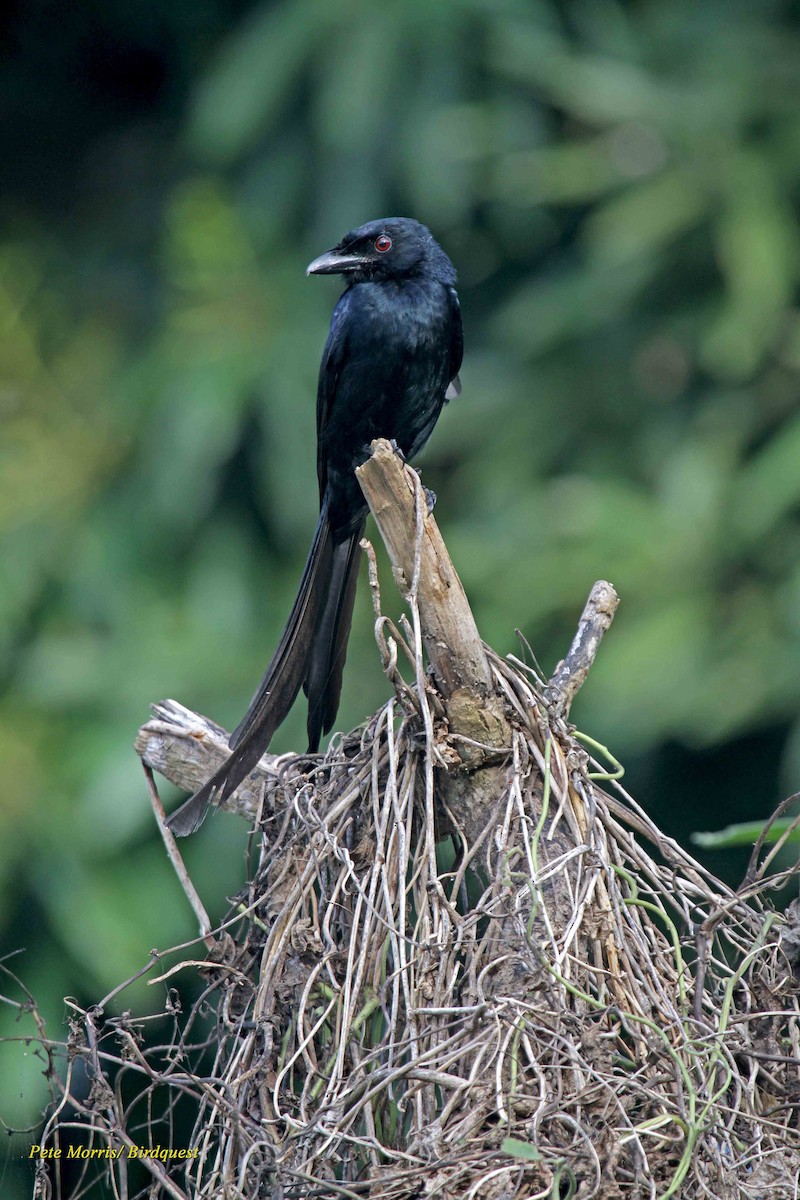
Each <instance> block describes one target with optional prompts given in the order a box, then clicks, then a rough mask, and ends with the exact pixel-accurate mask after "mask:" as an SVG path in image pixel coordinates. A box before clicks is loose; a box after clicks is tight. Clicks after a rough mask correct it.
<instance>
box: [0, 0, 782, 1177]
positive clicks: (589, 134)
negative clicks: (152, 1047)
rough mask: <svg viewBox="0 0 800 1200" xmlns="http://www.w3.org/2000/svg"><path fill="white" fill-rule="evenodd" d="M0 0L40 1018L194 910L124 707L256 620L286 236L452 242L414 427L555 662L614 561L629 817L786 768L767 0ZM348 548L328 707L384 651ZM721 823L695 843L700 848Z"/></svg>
mask: <svg viewBox="0 0 800 1200" xmlns="http://www.w3.org/2000/svg"><path fill="white" fill-rule="evenodd" d="M2 21H3V24H2V62H0V67H1V68H2V69H1V70H0V104H1V105H2V112H1V113H0V116H1V118H2V119H0V178H1V179H2V194H1V196H0V218H1V219H2V235H1V239H0V329H2V340H1V341H0V414H1V418H0V419H2V444H0V573H1V575H2V578H0V679H1V680H2V694H0V757H1V758H2V782H1V783H0V788H1V789H2V791H1V793H0V821H1V822H2V825H1V826H0V923H2V928H3V935H2V936H3V944H4V946H5V947H6V948H7V949H8V950H12V949H17V948H19V947H24V953H22V954H20V955H18V956H17V957H15V958H14V959H13V960H12V961H10V962H9V963H8V964H7V965H9V966H11V967H12V968H13V969H14V970H15V971H16V972H17V973H18V974H19V975H20V976H21V978H22V979H23V980H24V981H25V983H26V984H27V986H28V987H30V989H31V990H32V992H33V993H34V994H35V996H36V997H37V999H38V1001H39V1003H40V1005H41V1009H42V1012H43V1014H44V1015H45V1017H46V1018H47V1021H48V1028H49V1032H50V1034H51V1036H54V1037H61V1036H63V1032H64V1030H63V1024H62V1022H63V1017H64V1013H65V1007H64V1004H63V1000H62V998H63V997H64V996H65V995H74V996H77V997H79V998H80V1000H81V1001H82V1002H84V1003H88V1002H90V1001H91V1000H94V999H97V998H98V997H100V996H102V995H103V994H104V993H105V992H106V991H107V990H109V989H110V988H111V987H112V986H113V985H114V984H115V983H117V982H119V981H120V980H121V979H124V978H126V977H127V976H128V975H130V974H132V973H133V972H134V970H136V969H137V968H138V967H139V966H140V965H141V964H142V963H143V962H144V961H145V960H146V956H147V953H148V951H149V949H150V948H151V947H153V946H159V947H167V946H169V945H172V944H173V943H175V942H177V941H179V940H180V939H182V938H185V937H188V936H191V935H192V933H193V932H194V928H195V926H194V922H193V918H192V916H191V914H190V912H189V910H188V908H187V904H186V901H185V899H184V896H183V893H182V891H181V890H180V888H179V887H178V885H177V883H176V882H175V880H174V877H173V873H172V870H171V868H170V867H169V866H168V865H167V862H166V859H165V855H164V852H163V849H162V846H161V842H160V840H159V838H158V837H157V835H156V834H155V832H154V824H153V818H152V815H151V811H150V807H149V803H148V801H147V798H146V794H145V791H144V787H143V782H142V777H141V772H140V768H139V764H138V762H137V760H136V758H135V756H134V754H133V751H132V749H131V742H132V740H133V736H134V734H135V731H136V728H137V727H138V725H139V724H141V723H142V722H143V721H144V720H145V719H146V717H147V713H148V704H149V702H150V701H151V700H155V699H158V698H160V697H163V696H173V697H175V698H177V699H180V700H181V701H183V702H184V703H186V704H187V705H189V706H190V707H193V708H197V709H200V710H202V711H203V712H206V713H208V714H209V715H211V716H213V717H214V718H216V719H217V720H219V721H220V722H222V723H225V724H228V725H231V724H233V723H235V722H236V721H237V720H238V718H239V717H240V716H241V714H242V712H243V709H244V707H245V705H246V703H247V701H248V700H249V698H250V695H251V692H252V690H253V688H254V686H255V684H256V682H257V680H258V678H259V676H260V674H261V671H262V669H263V667H264V666H265V664H266V662H267V660H268V658H269V655H270V652H271V650H272V648H273V645H274V643H275V641H276V638H277V636H278V634H279V631H280V628H281V626H282V622H283V620H284V618H285V616H286V614H287V611H288V608H289V605H290V603H291V599H292V596H293V593H294V588H295V585H296V583H297V580H298V577H299V574H300V571H301V568H302V563H303V560H304V557H305V553H306V550H307V546H308V543H309V540H310V536H311V531H312V528H313V525H314V520H315V512H316V494H315V490H316V482H315V467H314V393H315V383H316V373H317V366H318V362H319V355H320V350H321V347H322V343H323V341H324V337H325V333H326V329H327V322H328V318H329V314H330V310H331V308H332V305H333V303H334V301H335V298H336V296H337V294H338V291H337V288H338V284H337V282H336V281H329V280H320V279H306V277H305V275H304V268H305V265H306V263H307V262H308V261H309V260H310V259H311V258H312V257H314V256H315V255H316V254H318V253H319V252H321V251H322V250H324V249H326V248H328V247H329V246H331V245H333V244H334V243H335V242H336V241H338V239H339V237H340V236H341V234H342V233H344V231H345V230H346V229H348V228H350V227H351V226H353V225H356V224H359V223H361V222H363V221H365V220H368V219H371V218H374V217H377V216H381V215H396V214H408V215H413V216H416V217H418V218H419V219H421V220H423V221H425V222H426V223H427V224H429V225H430V226H431V228H432V229H433V230H434V232H435V234H436V236H437V237H438V238H439V239H440V240H441V242H442V243H443V245H444V246H445V247H446V249H447V250H448V252H449V253H450V255H451V257H452V258H453V259H454V261H455V263H456V265H457V267H458V270H459V276H460V284H459V290H460V295H461V298H462V305H463V312H464V322H465V340H466V357H465V364H464V369H463V372H462V380H463V385H464V391H463V395H462V396H461V397H460V399H459V400H458V401H457V402H454V403H452V404H451V405H449V406H448V408H447V410H446V411H445V413H444V414H443V417H442V419H441V421H440V424H439V426H438V428H437V430H436V433H435V435H434V438H433V439H432V443H431V445H430V446H429V448H428V449H427V450H426V452H425V454H424V458H423V465H424V472H425V480H426V482H427V483H428V484H429V485H430V486H432V487H433V488H434V489H435V490H436V492H437V493H438V496H439V504H438V508H437V517H438V520H439V523H440V526H441V528H442V531H443V533H444V536H445V538H446V540H447V543H448V546H449V548H450V551H451V553H452V555H453V558H454V560H455V562H456V565H457V567H458V569H459V571H460V573H461V575H462V578H463V580H464V583H465V585H466V588H467V591H468V594H469V596H470V599H471V601H472V604H473V607H474V611H475V614H476V617H477V620H478V624H479V626H480V628H481V631H482V633H483V635H484V637H485V638H486V640H487V641H489V642H491V643H492V645H493V646H494V647H495V648H496V649H497V650H498V651H500V652H504V653H505V652H509V651H517V650H519V643H518V641H517V639H516V637H515V634H514V630H515V628H519V629H520V630H522V632H523V633H524V635H525V637H526V638H527V639H528V640H529V641H530V643H531V645H532V646H533V648H534V650H535V652H536V654H537V656H538V659H539V661H540V662H541V664H542V668H543V669H544V670H545V671H548V672H549V671H550V670H552V668H553V666H554V665H555V663H556V661H557V660H558V658H559V657H560V656H561V655H562V654H563V652H564V650H565V649H566V646H567V643H568V640H569V638H570V636H571V634H572V632H573V630H574V625H575V621H576V619H577V616H578V614H579V613H580V610H581V607H582V605H583V602H584V599H585V596H586V594H587V592H588V590H589V587H590V586H591V584H592V582H593V581H594V580H595V579H597V578H602V577H605V578H608V579H610V580H611V581H612V582H613V583H614V584H615V586H616V587H617V589H618V591H619V593H620V595H621V597H622V604H621V607H620V610H619V613H618V616H617V620H616V622H615V624H614V626H613V629H612V631H611V633H610V635H609V636H608V638H607V641H606V643H605V644H604V646H603V648H602V653H601V656H600V659H599V660H598V662H597V664H596V666H595V668H594V671H593V673H592V675H591V677H590V680H589V682H588V684H587V686H586V688H585V691H584V693H582V695H581V697H580V699H579V702H578V704H577V705H576V708H575V712H574V716H575V719H576V720H577V722H578V724H579V725H580V726H581V728H583V729H584V730H586V731H587V732H589V733H591V734H593V735H594V736H595V737H597V738H598V739H600V740H601V741H604V742H606V743H607V744H608V745H609V746H610V748H611V749H612V750H613V752H614V753H615V754H616V755H617V757H619V758H621V759H622V761H623V762H625V763H626V765H627V767H628V776H627V780H628V783H629V786H630V789H631V790H632V791H633V792H634V794H635V795H636V797H637V799H638V800H639V801H640V803H642V804H643V805H645V806H646V807H647V808H648V809H649V810H650V811H652V812H653V813H654V814H655V816H656V818H657V820H658V821H659V822H660V823H661V824H662V826H663V828H664V829H665V831H666V832H668V833H670V834H672V835H674V836H677V837H679V838H680V839H682V840H687V839H688V837H689V834H690V832H691V831H692V830H696V829H708V828H715V827H718V826H720V825H724V824H727V823H728V822H730V821H733V820H737V819H738V820H743V819H748V818H757V817H761V816H765V815H766V814H767V813H769V812H770V811H771V809H772V808H773V807H774V805H775V803H776V802H777V801H778V800H779V799H781V798H782V797H783V796H784V795H785V794H787V793H788V792H790V791H792V790H794V789H795V788H796V787H797V779H798V775H799V774H800V771H798V764H799V763H800V725H798V707H799V706H800V637H799V634H800V520H799V519H798V514H799V512H800V507H799V506H800V408H799V407H798V368H800V311H799V310H798V307H797V284H798V271H799V269H800V238H799V237H798V225H797V218H798V203H797V197H798V184H800V101H799V99H798V98H799V97H800V29H799V28H798V6H797V5H796V4H789V3H778V2H777V0H760V2H759V3H758V4H755V5H754V4H752V3H745V2H742V3H736V2H734V0H704V3H702V4H698V3H697V2H696V0H672V2H668V3H665V2H664V0H652V2H650V3H647V2H643V3H627V4H623V3H612V2H610V0H570V3H568V4H567V3H563V4H559V3H556V2H555V0H548V2H545V0H541V2H536V0H525V2H523V0H516V2H515V0H472V2H466V0H465V2H457V0H433V2H432V0H425V2H424V3H419V2H417V0H410V2H406V3H404V4H398V3H389V2H388V0H370V3H359V2H357V0H290V2H288V0H287V2H283V3H263V2H262V3H250V2H248V0H192V2H191V3H189V2H188V0H170V2H169V3H166V4H163V5H155V4H153V3H152V0H116V2H115V3H109V4H100V3H89V2H88V0H81V2H76V3H73V4H71V5H60V6H59V5H55V4H51V3H45V0H17V4H16V5H12V6H11V8H10V9H9V10H8V12H7V15H6V16H5V17H4V18H3V19H2ZM372 536H374V531H373V534H372ZM391 590H392V589H391V581H390V579H389V578H388V576H386V577H385V578H384V593H385V598H386V602H387V605H388V606H389V607H391V608H394V609H396V601H395V599H394V598H393V597H392V596H391ZM365 592H366V589H362V594H361V595H360V597H359V601H358V607H357V611H356V618H355V625H354V632H353V638H352V643H351V650H350V656H349V660H348V670H347V672H346V680H345V689H344V697H343V704H342V708H341V711H340V714H339V721H338V726H339V727H340V728H343V729H344V728H349V727H351V726H353V725H356V724H357V723H359V722H360V721H362V720H363V719H364V718H365V717H366V716H367V715H368V714H370V713H371V712H372V711H373V710H374V709H375V708H376V707H377V706H378V705H379V704H380V703H381V702H382V701H383V700H384V699H385V698H386V696H387V693H388V687H387V684H386V682H385V680H384V679H383V677H382V675H381V672H380V668H379V664H378V657H377V653H376V650H375V646H374V643H373V640H372V632H371V626H372V621H371V614H370V609H369V602H368V597H367V596H366V594H365ZM303 725H304V715H303V713H302V711H301V710H300V708H298V711H297V712H296V713H294V714H293V716H292V718H291V720H290V721H289V722H287V724H286V726H285V727H284V728H283V729H282V730H281V731H280V734H279V736H278V737H276V739H275V743H274V748H275V749H276V750H282V749H289V748H302V746H303ZM165 796H167V797H168V798H169V799H170V801H172V799H173V796H174V794H173V793H172V792H170V790H169V789H165ZM243 844H244V829H243V827H242V826H241V824H240V823H239V822H237V821H236V820H234V819H233V818H225V817H216V818H215V819H213V820H210V821H209V822H208V823H207V825H206V826H205V827H204V828H203V831H202V833H201V834H199V835H198V836H197V837H196V838H195V839H193V840H192V841H191V842H190V843H189V844H186V845H185V850H186V856H187V860H188V862H189V866H190V869H191V871H192V873H193V876H194V877H195V879H196V882H197V885H198V888H199V890H200V892H201V894H202V895H203V897H204V899H205V900H206V903H207V906H208V908H209V910H210V911H211V912H212V913H215V914H219V913H221V912H222V910H223V905H224V897H225V896H226V894H228V895H229V894H232V893H233V892H234V891H235V890H236V889H237V888H238V886H239V885H240V883H241V881H242V878H243V874H244V857H243ZM743 856H744V858H746V854H745V853H744V852H742V854H740V855H738V856H737V855H736V854H734V853H733V852H729V853H728V854H723V853H718V854H717V855H716V856H715V857H713V858H709V859H707V861H709V862H710V863H711V865H712V866H713V867H714V868H715V869H717V870H719V871H721V872H724V873H726V874H727V876H728V877H729V878H730V879H731V880H732V881H734V882H736V881H737V880H738V878H739V877H740V875H741V870H742V864H743V861H744V858H743ZM154 990H157V989H150V990H148V989H147V988H146V987H145V986H144V985H139V986H138V987H137V988H136V989H134V990H133V991H132V992H131V993H130V994H129V995H128V996H127V997H126V999H125V1003H126V1004H132V1005H134V1006H138V1007H140V1008H141V1009H142V1010H143V1011H152V1010H154V1009H158V1007H159V1006H160V1004H161V1003H162V1001H163V995H162V994H161V993H159V995H154V994H153V993H154ZM0 991H4V992H6V993H9V992H11V993H13V994H14V995H18V992H16V991H14V989H13V987H12V985H11V984H7V985H5V984H4V985H3V986H2V987H0ZM2 1014H3V1015H2V1018H1V1019H2V1021H3V1022H4V1024H3V1027H2V1032H5V1033H12V1034H13V1033H21V1032H25V1033H27V1032H30V1031H31V1026H30V1024H29V1023H28V1024H26V1023H25V1022H22V1023H21V1024H19V1025H15V1024H14V1021H13V1013H11V1012H10V1011H9V1010H7V1009H5V1008H4V1009H2ZM39 1070H40V1067H39V1064H38V1063H37V1061H36V1060H35V1059H34V1058H33V1057H32V1056H31V1054H30V1053H28V1055H27V1057H24V1056H23V1053H22V1049H21V1048H20V1047H19V1046H18V1045H15V1046H11V1047H2V1048H0V1117H2V1118H3V1120H5V1121H6V1122H11V1123H17V1124H19V1123H22V1122H24V1121H26V1120H31V1121H34V1120H35V1114H36V1111H37V1109H38V1107H39V1106H40V1105H41V1103H42V1100H43V1091H42V1084H41V1079H40V1075H39ZM29 1140H30V1139H29V1138H28V1139H26V1138H25V1137H22V1138H21V1139H20V1140H19V1141H18V1142H15V1143H14V1146H15V1147H16V1150H15V1151H13V1152H18V1151H19V1148H20V1147H23V1148H24V1147H25V1146H26V1145H27V1143H28V1141H29ZM11 1186H12V1184H11V1180H10V1177H7V1178H6V1180H5V1184H3V1181H2V1179H0V1187H5V1188H11ZM26 1188H27V1185H25V1186H24V1187H23V1190H22V1192H21V1193H20V1194H25V1191H26ZM3 1194H4V1195H7V1194H9V1192H7V1191H5V1190H4V1191H3Z"/></svg>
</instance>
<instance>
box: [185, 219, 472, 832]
mask: <svg viewBox="0 0 800 1200" xmlns="http://www.w3.org/2000/svg"><path fill="white" fill-rule="evenodd" d="M306 273H307V274H308V275H344V276H345V279H346V281H347V287H346V289H345V291H344V292H343V294H342V295H341V297H340V298H339V301H338V303H337V305H336V307H335V309H334V310H333V316H332V318H331V327H330V332H329V334H328V340H327V341H326V343H325V349H324V350H323V353H322V363H321V365H320V372H319V383H318V387H317V476H318V478H319V499H320V513H319V521H318V523H317V529H316V533H315V534H314V541H313V543H312V546H311V551H310V553H309V556H308V560H307V562H306V565H305V570H304V571H303V577H302V579H301V581H300V588H299V591H298V593H297V599H296V600H295V602H294V605H293V607H292V611H291V613H290V615H289V620H288V622H287V624H286V628H285V629H284V631H283V635H282V636H281V640H280V642H279V643H278V648H277V650H276V651H275V653H274V655H273V658H272V661H271V662H270V664H269V666H268V667H267V670H266V674H265V675H264V678H263V679H262V680H261V683H260V684H259V686H258V690H257V691H256V694H255V695H254V696H253V699H252V700H251V702H250V707H249V708H248V710H247V712H246V713H245V715H244V718H243V719H242V721H241V723H240V724H239V725H238V727H237V728H236V729H235V730H234V732H233V733H232V734H231V738H230V742H229V745H230V747H231V750H232V751H233V753H232V754H231V756H230V758H228V759H227V761H226V762H225V763H224V764H223V765H222V766H221V767H220V769H219V770H218V771H217V772H216V774H215V775H213V776H212V777H211V779H209V781H208V782H207V783H206V784H205V785H204V786H203V787H202V788H201V789H200V790H199V791H198V792H197V793H196V794H195V795H194V796H192V797H191V798H190V799H189V800H187V801H186V803H185V804H183V805H182V806H181V807H180V808H179V809H178V810H177V812H175V813H173V815H172V816H171V817H170V819H169V821H168V822H167V824H168V825H169V827H170V829H171V830H172V831H173V833H175V834H177V835H178V836H184V835H185V834H189V833H194V831H195V829H197V828H198V826H199V825H200V824H201V822H202V821H203V818H204V817H205V815H206V812H207V811H208V807H209V805H210V804H211V803H212V802H215V803H217V804H219V803H221V802H223V801H224V800H226V799H227V797H228V796H230V795H231V793H232V792H233V791H234V790H235V789H236V787H238V785H239V784H240V783H241V781H242V780H243V779H244V777H245V775H247V774H248V772H250V771H251V770H252V769H253V767H254V766H255V764H256V763H257V762H258V760H259V758H260V757H261V755H262V754H263V753H264V752H265V751H266V750H267V748H268V746H269V744H270V741H271V739H272V736H273V734H274V733H275V730H276V729H277V728H278V726H279V725H280V724H281V722H282V721H283V720H284V718H285V716H286V714H287V713H288V711H289V709H290V708H291V706H292V704H293V703H294V700H295V698H296V696H297V693H298V692H299V690H300V688H301V687H302V688H303V689H304V691H305V693H306V695H307V697H308V726H307V728H308V748H309V751H310V752H315V751H316V750H317V749H318V748H319V742H320V737H321V735H322V734H323V733H327V732H328V730H329V729H330V728H331V726H332V725H333V722H334V720H335V718H336V710H337V708H338V707H339V694H340V692H341V686H342V670H343V668H344V659H345V652H346V650H347V639H348V636H349V633H350V623H351V620H352V616H353V602H354V600H355V591H356V582H357V578H358V545H359V541H360V540H361V536H362V533H363V530H364V522H365V520H366V516H367V505H366V502H365V500H364V497H363V494H362V492H361V488H360V487H359V484H358V480H357V479H356V476H355V474H354V471H355V468H356V467H357V466H358V465H359V464H360V463H362V462H364V461H365V460H366V459H367V458H368V457H369V452H370V451H369V447H370V442H372V440H373V439H374V438H377V437H383V438H388V439H389V440H391V441H394V443H395V444H396V446H397V449H398V450H399V451H400V452H401V453H402V454H403V455H404V456H405V457H406V458H413V457H414V455H415V454H417V452H418V451H419V450H420V449H421V448H422V447H423V446H424V445H425V443H426V442H427V440H428V438H429V437H430V435H431V431H432V430H433V427H434V425H435V424H436V421H437V420H438V417H439V413H440V412H441V410H442V405H443V404H444V402H445V400H448V399H451V398H452V397H453V396H457V395H458V394H459V392H460V390H461V387H460V383H459V380H458V370H459V367H460V366H461V355H462V351H463V338H462V333H461V313H460V310H459V306H458V296H457V295H456V291H455V287H454V284H455V281H456V273H455V270H454V268H453V264H452V263H451V261H450V259H449V258H448V257H447V255H446V254H445V252H444V251H443V250H442V248H441V247H440V246H439V245H438V244H437V242H435V241H434V239H433V236H432V235H431V232H430V230H428V229H426V227H425V226H424V225H420V223H419V222H418V221H413V220H411V219H409V218H408V217H389V218H386V219H385V220H382V221H371V222H370V223H369V224H367V225H362V226H360V227H359V228H358V229H353V230H351V232H350V233H348V234H345V236H344V237H343V238H342V240H341V242H340V243H339V245H338V246H334V248H333V249H332V250H329V251H328V252H327V254H322V255H321V256H320V257H319V258H315V259H314V261H313V262H312V263H311V264H310V266H309V267H308V268H307V271H306Z"/></svg>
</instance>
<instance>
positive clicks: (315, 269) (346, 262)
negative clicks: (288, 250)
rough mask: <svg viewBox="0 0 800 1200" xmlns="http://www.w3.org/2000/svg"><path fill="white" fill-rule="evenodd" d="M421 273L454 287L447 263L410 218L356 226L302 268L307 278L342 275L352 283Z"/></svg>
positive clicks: (429, 235) (429, 236)
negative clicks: (451, 284)
mask: <svg viewBox="0 0 800 1200" xmlns="http://www.w3.org/2000/svg"><path fill="white" fill-rule="evenodd" d="M422 271H426V272H427V273H429V274H431V275H433V276H434V277H435V278H437V279H440V280H441V282H442V283H455V278H456V273H455V269H454V267H453V264H452V263H451V262H450V259H449V258H448V257H447V255H446V254H445V252H444V250H442V248H441V246H439V244H438V243H437V242H436V241H434V238H433V234H432V233H431V231H430V230H429V229H428V228H427V227H426V226H425V225H421V224H420V223H419V221H414V220H412V218H411V217H385V218H384V219H383V220H382V221H370V222H368V224H366V225H359V227H358V229H351V230H350V232H349V233H346V234H345V235H344V237H343V238H342V240H341V241H340V242H339V244H338V246H334V247H333V249H332V250H328V251H327V252H326V253H325V254H321V255H320V256H319V258H315V259H314V261H313V262H312V263H309V265H308V267H306V274H307V275H346V276H347V277H348V280H349V281H351V282H353V283H358V282H361V281H362V280H365V279H374V280H379V279H399V278H402V277H403V276H409V275H415V274H419V273H421V272H422Z"/></svg>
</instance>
